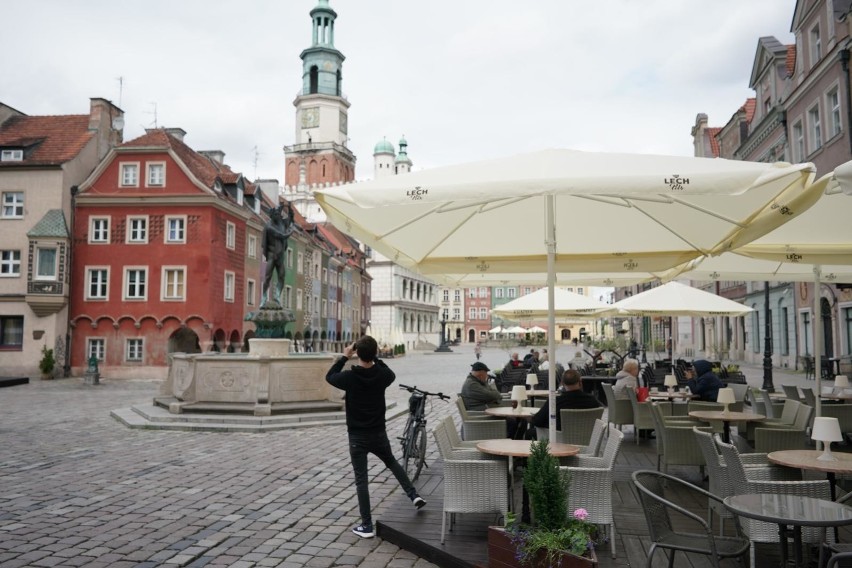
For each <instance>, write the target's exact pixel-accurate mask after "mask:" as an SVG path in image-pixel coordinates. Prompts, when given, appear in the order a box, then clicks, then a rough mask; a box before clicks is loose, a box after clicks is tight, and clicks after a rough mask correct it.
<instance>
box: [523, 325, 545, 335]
mask: <svg viewBox="0 0 852 568" xmlns="http://www.w3.org/2000/svg"><path fill="white" fill-rule="evenodd" d="M527 331H528V332H529V333H547V330H546V329H544V328H543V327H539V326H537V325H534V326H532V327H531V328H529V329H528V330H527Z"/></svg>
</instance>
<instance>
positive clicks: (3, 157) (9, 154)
mask: <svg viewBox="0 0 852 568" xmlns="http://www.w3.org/2000/svg"><path fill="white" fill-rule="evenodd" d="M23 159H24V151H23V150H20V149H18V150H3V152H2V153H0V161H3V162H21V161H23Z"/></svg>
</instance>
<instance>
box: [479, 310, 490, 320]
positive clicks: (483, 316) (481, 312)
mask: <svg viewBox="0 0 852 568" xmlns="http://www.w3.org/2000/svg"><path fill="white" fill-rule="evenodd" d="M479 319H481V320H484V319H488V308H479Z"/></svg>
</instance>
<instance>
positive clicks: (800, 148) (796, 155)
mask: <svg viewBox="0 0 852 568" xmlns="http://www.w3.org/2000/svg"><path fill="white" fill-rule="evenodd" d="M792 148H793V161H794V162H796V163H799V162H801V161H802V160H804V159H805V129H804V128H803V127H802V121H801V120H800V121H798V122H797V123H796V124H794V125H793V145H792Z"/></svg>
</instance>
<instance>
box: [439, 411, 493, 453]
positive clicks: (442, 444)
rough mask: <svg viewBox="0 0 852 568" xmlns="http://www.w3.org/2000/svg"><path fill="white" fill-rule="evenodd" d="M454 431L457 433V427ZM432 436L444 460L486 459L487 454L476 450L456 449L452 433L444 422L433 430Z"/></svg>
mask: <svg viewBox="0 0 852 568" xmlns="http://www.w3.org/2000/svg"><path fill="white" fill-rule="evenodd" d="M452 430H453V431H455V426H453V428H452ZM432 436H433V437H434V438H435V443H436V444H438V452H439V453H440V454H441V457H442V458H443V459H444V460H480V459H485V454H483V453H482V452H480V451H479V450H477V449H476V448H454V447H453V442H452V440H451V438H450V433H449V432H448V431H447V423H446V422H445V421H443V420H442V421H441V422H439V423H438V425H437V426H435V428H434V429H433V430H432Z"/></svg>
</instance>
